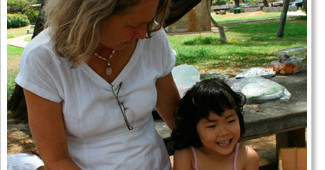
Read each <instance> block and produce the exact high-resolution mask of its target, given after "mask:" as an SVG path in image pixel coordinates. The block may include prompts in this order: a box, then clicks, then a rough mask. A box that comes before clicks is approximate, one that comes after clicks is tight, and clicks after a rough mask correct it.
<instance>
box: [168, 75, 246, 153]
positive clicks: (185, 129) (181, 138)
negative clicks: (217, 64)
mask: <svg viewBox="0 0 325 170" xmlns="http://www.w3.org/2000/svg"><path fill="white" fill-rule="evenodd" d="M245 102H246V98H245V96H244V95H243V94H239V93H236V92H234V91H233V90H232V89H231V88H230V87H229V86H228V85H227V84H226V83H225V82H224V81H223V80H219V79H208V80H203V81H201V82H198V83H196V84H195V85H194V86H193V87H192V88H190V89H189V90H188V91H187V92H186V93H185V96H184V97H183V98H182V99H181V100H180V101H179V103H178V106H177V110H176V113H175V121H176V128H175V129H174V130H173V132H172V134H171V137H172V139H173V141H174V148H175V149H183V148H187V147H190V146H193V147H200V146H202V142H201V140H200V137H199V135H198V133H197V131H196V125H197V124H198V123H199V121H200V119H202V118H208V116H209V112H210V111H213V112H215V113H216V114H218V115H219V116H221V115H222V113H223V112H224V111H225V110H227V109H234V110H235V111H236V113H237V115H238V118H239V124H240V132H241V135H243V134H244V131H245V127H244V117H243V114H242V110H243V105H244V104H245Z"/></svg>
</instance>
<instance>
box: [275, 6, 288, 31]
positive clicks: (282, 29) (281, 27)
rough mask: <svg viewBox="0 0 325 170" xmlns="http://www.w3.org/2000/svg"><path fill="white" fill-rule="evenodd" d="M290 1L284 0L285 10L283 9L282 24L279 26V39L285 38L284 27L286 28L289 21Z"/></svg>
mask: <svg viewBox="0 0 325 170" xmlns="http://www.w3.org/2000/svg"><path fill="white" fill-rule="evenodd" d="M289 1H290V0H284V4H283V9H282V12H281V17H280V24H279V27H278V32H277V37H283V34H284V26H285V24H286V20H287V12H288V8H289Z"/></svg>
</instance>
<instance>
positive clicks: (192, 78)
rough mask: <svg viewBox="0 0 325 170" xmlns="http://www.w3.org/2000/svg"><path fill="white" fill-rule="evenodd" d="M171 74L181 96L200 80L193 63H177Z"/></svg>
mask: <svg viewBox="0 0 325 170" xmlns="http://www.w3.org/2000/svg"><path fill="white" fill-rule="evenodd" d="M172 75H173V78H174V81H175V83H176V86H177V89H178V92H179V95H180V96H181V97H183V96H184V94H185V92H186V91H187V90H188V89H189V88H191V87H192V86H193V85H194V84H195V83H196V82H199V81H200V73H199V72H198V71H197V70H196V69H195V67H194V66H193V65H186V64H183V65H178V66H176V67H174V68H173V70H172Z"/></svg>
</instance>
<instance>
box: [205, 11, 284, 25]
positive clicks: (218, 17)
mask: <svg viewBox="0 0 325 170" xmlns="http://www.w3.org/2000/svg"><path fill="white" fill-rule="evenodd" d="M211 15H212V18H213V19H214V20H215V21H216V22H218V23H225V22H234V21H242V20H255V19H263V18H275V17H280V16H281V13H280V12H277V13H266V14H263V15H259V16H250V17H240V18H238V17H237V18H223V16H222V15H216V14H215V13H214V12H213V13H211Z"/></svg>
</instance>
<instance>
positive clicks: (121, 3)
mask: <svg viewBox="0 0 325 170" xmlns="http://www.w3.org/2000/svg"><path fill="white" fill-rule="evenodd" d="M141 1H143V0H47V3H46V4H45V6H44V11H45V17H46V24H45V26H46V27H49V29H50V31H49V32H50V37H51V38H52V40H53V43H54V48H55V51H56V52H57V54H58V55H60V56H61V57H67V58H69V62H70V63H71V66H72V67H73V68H74V67H77V66H78V65H80V64H82V63H84V62H86V61H87V60H88V59H89V58H90V57H91V56H93V53H94V50H95V48H96V47H97V45H98V43H99V25H100V22H101V21H102V20H103V19H105V18H107V17H109V16H111V15H112V14H117V13H121V14H122V13H124V12H127V11H126V10H127V9H128V8H130V7H133V6H135V5H137V4H138V3H139V2H141ZM169 1H170V0H159V5H158V9H157V13H156V16H155V17H154V19H153V20H152V21H150V22H149V23H148V25H147V33H148V35H149V37H150V35H151V33H152V32H154V31H157V30H159V29H160V28H161V27H162V26H163V24H164V20H165V18H166V17H167V15H168V7H169V3H170V2H169ZM155 21H156V22H157V23H158V26H154V22H155Z"/></svg>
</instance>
